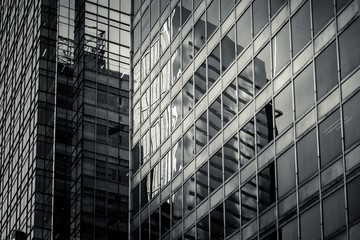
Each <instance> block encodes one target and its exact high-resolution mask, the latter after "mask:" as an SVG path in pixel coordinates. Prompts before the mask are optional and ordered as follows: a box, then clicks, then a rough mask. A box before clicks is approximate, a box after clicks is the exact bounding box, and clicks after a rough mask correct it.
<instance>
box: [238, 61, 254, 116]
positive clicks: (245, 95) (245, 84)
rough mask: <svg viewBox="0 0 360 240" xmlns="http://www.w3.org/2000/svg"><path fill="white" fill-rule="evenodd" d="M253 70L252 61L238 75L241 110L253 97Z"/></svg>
mask: <svg viewBox="0 0 360 240" xmlns="http://www.w3.org/2000/svg"><path fill="white" fill-rule="evenodd" d="M252 74H253V70H252V64H251V63H250V64H249V65H247V67H246V68H245V69H244V70H242V72H241V73H240V74H239V75H238V92H239V94H238V99H239V111H240V110H242V109H243V108H244V106H245V105H246V104H247V103H248V102H249V101H250V100H251V99H252V98H253V96H254V94H253V76H252Z"/></svg>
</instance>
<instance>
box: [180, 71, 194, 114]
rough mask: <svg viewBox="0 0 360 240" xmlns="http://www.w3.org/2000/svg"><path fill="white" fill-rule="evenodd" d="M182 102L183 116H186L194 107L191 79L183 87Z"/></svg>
mask: <svg viewBox="0 0 360 240" xmlns="http://www.w3.org/2000/svg"><path fill="white" fill-rule="evenodd" d="M182 101H183V103H182V104H183V105H182V109H183V116H186V115H187V114H188V113H189V112H190V111H191V109H192V108H193V107H194V83H193V80H192V78H190V79H189V80H188V81H187V83H186V84H185V85H184V87H183V90H182Z"/></svg>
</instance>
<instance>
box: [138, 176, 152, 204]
mask: <svg viewBox="0 0 360 240" xmlns="http://www.w3.org/2000/svg"><path fill="white" fill-rule="evenodd" d="M140 186H141V196H140V204H141V207H144V206H145V205H146V204H147V203H148V202H149V201H150V175H149V174H148V175H146V176H145V177H144V178H143V179H142V180H141V184H140Z"/></svg>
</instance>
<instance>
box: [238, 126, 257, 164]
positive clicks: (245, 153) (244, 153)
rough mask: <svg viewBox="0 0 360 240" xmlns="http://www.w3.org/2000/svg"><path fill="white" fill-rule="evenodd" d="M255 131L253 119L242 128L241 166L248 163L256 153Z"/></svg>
mask: <svg viewBox="0 0 360 240" xmlns="http://www.w3.org/2000/svg"><path fill="white" fill-rule="evenodd" d="M254 131H255V130H254V120H253V119H251V121H250V122H248V123H247V124H246V125H245V126H244V127H243V128H242V129H241V130H240V166H243V165H244V164H246V163H248V162H249V161H250V159H252V158H253V157H254V155H255V133H254Z"/></svg>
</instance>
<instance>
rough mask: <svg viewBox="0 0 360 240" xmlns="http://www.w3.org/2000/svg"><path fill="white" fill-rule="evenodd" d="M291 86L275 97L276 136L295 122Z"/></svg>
mask: <svg viewBox="0 0 360 240" xmlns="http://www.w3.org/2000/svg"><path fill="white" fill-rule="evenodd" d="M291 93H292V91H291V84H289V85H288V86H287V87H286V88H285V89H284V90H282V91H281V92H280V93H279V94H278V95H277V96H276V97H275V110H274V111H275V135H278V134H279V133H281V132H282V131H284V130H285V129H286V128H287V127H288V126H289V125H290V124H291V123H292V122H293V110H292V94H291Z"/></svg>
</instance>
